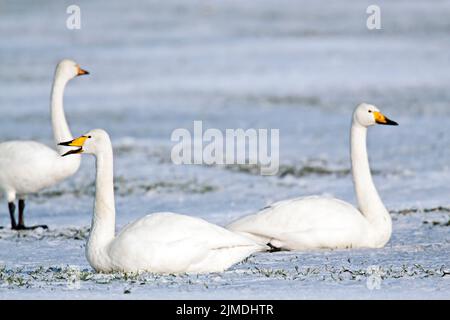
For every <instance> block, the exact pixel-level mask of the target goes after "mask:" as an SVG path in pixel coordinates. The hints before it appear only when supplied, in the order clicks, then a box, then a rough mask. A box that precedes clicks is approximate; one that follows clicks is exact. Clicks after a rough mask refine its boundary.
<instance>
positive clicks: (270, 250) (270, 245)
mask: <svg viewBox="0 0 450 320" xmlns="http://www.w3.org/2000/svg"><path fill="white" fill-rule="evenodd" d="M267 246H268V247H269V252H278V251H283V249H281V248H278V247H275V246H274V245H273V244H271V243H270V242H269V243H267Z"/></svg>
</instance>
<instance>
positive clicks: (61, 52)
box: [0, 0, 450, 299]
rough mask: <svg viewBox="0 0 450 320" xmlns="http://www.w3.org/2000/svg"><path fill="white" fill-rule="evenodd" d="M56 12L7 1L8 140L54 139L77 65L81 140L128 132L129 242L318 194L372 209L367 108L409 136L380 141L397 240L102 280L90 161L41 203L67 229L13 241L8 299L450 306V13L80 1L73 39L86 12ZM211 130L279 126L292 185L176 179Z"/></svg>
mask: <svg viewBox="0 0 450 320" xmlns="http://www.w3.org/2000/svg"><path fill="white" fill-rule="evenodd" d="M44 2H45V1H40V2H39V4H38V3H36V2H34V1H20V2H19V1H5V2H2V3H1V5H0V35H1V36H2V39H3V41H1V42H0V112H1V114H2V115H3V116H2V117H1V118H0V136H1V140H2V141H4V140H10V139H17V138H20V139H35V140H39V141H42V142H45V143H49V144H50V143H51V141H52V139H51V137H52V136H51V128H50V125H49V113H48V103H49V102H48V96H49V90H50V84H51V80H52V75H53V68H54V65H55V64H56V62H57V61H58V60H60V59H61V58H63V57H70V58H73V59H76V60H77V61H78V62H79V63H80V64H81V65H82V66H83V67H84V68H86V69H87V70H89V71H91V75H90V76H88V77H83V78H79V79H76V80H74V81H72V82H71V83H70V84H69V86H68V88H67V90H66V99H65V108H66V112H67V117H68V119H69V121H70V123H71V126H72V131H73V133H74V134H81V133H84V132H85V131H87V130H89V129H92V128H95V127H101V128H104V129H106V130H108V131H109V132H110V134H111V136H112V139H113V143H114V147H115V150H114V151H115V169H116V189H117V190H116V194H117V198H116V202H117V213H118V216H117V222H118V227H119V228H120V227H122V226H124V225H125V224H126V223H127V222H129V221H131V220H133V219H136V218H138V217H140V216H142V215H144V214H146V213H151V212H157V211H174V212H180V213H186V214H190V215H193V216H198V217H202V218H205V219H207V220H208V221H211V222H214V223H218V224H221V225H224V224H226V223H228V222H229V221H231V220H233V219H235V218H237V217H239V216H241V215H244V214H247V213H250V212H253V211H255V210H257V209H259V208H261V207H263V206H265V205H267V204H269V203H271V202H274V201H277V200H281V199H285V198H288V197H293V196H300V195H309V194H326V195H333V196H336V197H339V198H342V199H344V200H347V201H350V202H353V203H354V201H355V199H354V195H353V189H352V183H351V176H350V175H349V173H348V169H349V159H348V129H349V122H350V114H351V112H352V110H353V108H354V106H355V105H356V104H357V103H359V102H361V101H367V102H372V103H374V104H376V105H378V106H379V107H380V108H381V109H382V110H383V111H384V112H385V113H386V114H387V115H388V116H390V117H391V118H392V119H394V120H396V121H398V122H399V123H400V126H399V127H377V128H373V129H371V130H370V133H369V152H370V157H371V163H372V168H373V171H374V179H375V183H376V184H377V186H378V189H379V192H380V194H381V196H382V198H383V200H384V202H385V204H386V205H387V207H388V208H389V210H391V211H392V217H393V222H394V230H393V236H392V239H391V241H390V242H389V243H388V245H387V246H386V247H385V248H383V249H379V250H342V251H319V252H293V253H273V254H258V255H255V256H252V257H250V258H249V259H248V260H247V261H244V262H243V263H240V264H238V265H236V266H234V267H233V268H231V269H230V270H229V271H227V272H225V273H222V274H212V275H202V276H187V275H182V276H158V275H150V274H146V275H145V274H144V275H139V276H130V275H121V274H115V275H112V276H110V275H97V274H95V273H93V272H92V270H91V268H90V267H89V265H88V263H87V261H86V259H85V257H84V245H85V239H86V234H87V231H88V229H87V228H88V226H89V223H90V217H91V213H92V201H93V178H94V175H93V174H94V167H93V159H92V158H90V157H85V158H84V159H83V163H82V167H81V169H80V171H79V172H78V173H77V175H76V176H74V177H73V178H72V179H70V180H67V181H66V182H64V183H63V184H62V185H60V186H57V187H54V188H52V189H49V190H46V191H45V192H42V193H41V194H39V195H35V196H32V197H30V199H29V201H28V204H27V216H26V218H27V221H28V223H29V224H32V223H47V224H48V225H49V226H50V231H42V230H36V231H34V232H20V233H16V232H11V231H10V230H7V229H3V230H0V298H79V297H81V298H150V299H159V298H198V299H210V298H242V299H251V298H289V299H291V298H293V299H295V298H447V299H448V298H450V256H449V254H450V237H449V231H450V184H449V181H450V148H449V146H450V134H449V129H448V128H449V127H450V107H449V101H450V91H449V90H448V88H449V87H450V72H449V70H450V69H449V67H450V59H449V52H450V43H449V42H448V41H445V39H447V38H448V36H449V32H450V20H448V16H449V14H450V1H436V2H433V5H432V6H427V4H426V3H424V2H422V1H395V2H394V3H392V2H390V1H378V4H379V5H380V6H381V10H382V27H383V29H382V30H379V31H369V30H367V29H366V26H365V20H366V17H367V15H366V14H365V10H366V8H367V6H368V5H369V4H372V3H369V2H366V1H360V0H358V1H357V0H354V1H346V2H345V4H344V3H341V2H339V3H338V2H336V3H334V2H332V3H331V4H330V3H329V2H325V1H314V2H313V1H309V2H307V1H287V0H283V1H279V0H277V1H275V0H273V1H272V0H271V1H269V0H265V1H257V2H253V3H252V2H251V1H229V0H228V1H209V0H208V1H207V0H201V1H200V0H199V1H189V2H186V1H181V0H179V1H170V3H168V1H152V2H150V3H148V4H141V3H139V2H138V1H132V0H131V1H126V2H119V1H117V3H116V2H114V3H112V4H111V3H110V1H77V4H78V5H79V6H80V7H81V10H82V29H81V30H78V31H69V30H67V29H66V28H65V19H66V17H67V15H66V13H65V9H66V6H67V5H68V4H69V3H65V2H61V3H59V4H58V3H57V2H53V1H48V4H47V5H46V6H43V5H42V4H43V3H44ZM124 12H125V14H123V13H124ZM194 120H203V122H204V126H205V127H215V128H220V129H225V128H244V129H246V128H279V129H280V143H281V148H280V161H281V171H280V174H279V175H278V176H274V177H262V176H260V175H258V174H254V173H252V172H249V171H248V170H245V168H239V167H233V168H224V167H205V166H175V165H173V164H172V162H171V161H170V150H171V147H172V145H173V144H172V143H171V141H170V134H171V132H172V131H173V130H174V129H176V128H187V129H190V130H191V131H192V127H193V121H194ZM2 203H3V205H2V207H0V208H3V209H2V210H1V212H2V214H1V215H0V225H3V226H8V224H9V217H8V214H7V206H6V202H5V201H4V199H2ZM370 288H372V289H370ZM378 288H379V289H378Z"/></svg>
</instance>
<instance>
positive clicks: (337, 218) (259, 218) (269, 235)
mask: <svg viewBox="0 0 450 320" xmlns="http://www.w3.org/2000/svg"><path fill="white" fill-rule="evenodd" d="M355 217H356V219H355ZM359 218H361V219H359ZM355 221H356V222H359V221H360V222H361V223H364V220H363V219H362V215H361V214H360V213H359V212H358V211H357V210H356V209H355V208H354V207H353V206H352V205H350V204H348V203H346V202H344V201H341V200H338V199H333V198H322V197H316V196H314V197H304V198H295V199H290V200H284V201H280V202H277V203H274V204H273V205H270V206H268V207H266V208H263V209H262V210H261V211H259V212H258V213H256V214H253V215H248V216H245V217H243V218H241V219H239V220H237V221H234V222H232V223H231V224H229V225H228V226H227V227H226V228H227V229H229V230H232V231H234V232H239V233H241V234H243V235H246V236H248V237H250V238H252V239H254V240H255V241H258V240H259V241H261V242H266V243H268V242H270V243H272V244H274V243H277V244H280V245H281V246H282V244H283V243H284V242H286V241H290V239H291V238H292V237H293V235H295V234H300V235H301V234H311V232H314V231H317V230H335V228H336V227H340V228H344V229H345V228H347V229H349V230H354V229H355V228H354V227H353V224H354V223H355ZM286 235H290V236H289V237H288V238H289V239H288V238H286ZM276 246H278V245H276Z"/></svg>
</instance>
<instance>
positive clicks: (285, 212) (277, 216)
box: [227, 104, 396, 250]
mask: <svg viewBox="0 0 450 320" xmlns="http://www.w3.org/2000/svg"><path fill="white" fill-rule="evenodd" d="M366 112H367V113H376V114H380V115H381V113H379V111H378V109H377V108H376V107H374V106H371V105H367V104H361V105H359V106H358V107H357V109H356V110H355V113H354V116H353V121H352V127H351V137H350V139H351V160H352V173H353V181H354V186H355V192H356V197H357V200H358V204H359V210H358V209H356V208H355V207H354V206H352V205H351V204H349V203H346V202H344V201H341V200H338V199H332V198H322V197H306V198H297V199H291V200H286V201H281V202H278V203H275V204H273V205H271V206H269V207H267V208H264V209H263V210H261V211H260V212H258V213H256V214H254V215H250V216H246V217H244V218H242V219H240V220H237V221H235V222H233V223H231V224H230V225H229V226H227V229H229V230H232V231H234V232H239V233H241V234H243V235H246V236H248V237H249V238H251V239H253V240H255V241H258V242H261V243H270V244H271V245H272V246H274V247H276V248H280V249H284V250H308V249H319V248H331V249H337V248H360V247H368V248H380V247H383V246H384V245H385V244H386V243H387V242H388V241H389V238H390V236H391V232H392V221H391V217H390V215H389V213H388V211H387V210H386V208H385V207H384V205H383V203H382V201H381V199H380V197H379V195H378V192H377V190H376V188H375V185H374V183H373V181H372V176H371V173H370V168H369V160H368V157H367V149H366V134H367V127H368V126H369V125H372V124H375V121H374V122H373V123H372V122H371V121H370V119H366V116H365V114H366ZM381 116H382V115H381ZM381 116H378V117H379V118H380V119H381ZM372 117H374V116H372ZM383 119H385V120H386V122H377V123H380V124H396V123H394V122H392V121H390V120H388V119H387V118H385V117H384V116H383ZM380 121H381V120H380Z"/></svg>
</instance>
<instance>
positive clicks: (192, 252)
mask: <svg viewBox="0 0 450 320" xmlns="http://www.w3.org/2000/svg"><path fill="white" fill-rule="evenodd" d="M88 137H89V138H88ZM79 139H82V140H86V141H82V142H81V143H79V144H77V143H76V142H75V141H77V139H75V140H73V141H72V142H70V143H66V144H65V145H70V146H78V147H80V149H78V151H79V152H85V153H92V154H94V155H95V156H96V167H97V174H96V189H95V203H94V215H93V219H92V225H91V232H90V235H89V240H88V243H87V246H86V257H87V260H88V261H89V263H90V265H91V266H92V267H93V268H94V269H95V270H97V271H101V272H112V271H123V272H139V271H148V272H155V273H184V272H188V273H206V272H220V271H223V270H225V269H227V268H229V267H230V266H232V265H233V264H235V263H237V262H239V261H241V260H243V259H244V258H246V257H247V256H249V255H250V254H252V253H254V252H257V251H264V250H267V246H265V245H261V244H257V243H256V242H254V241H252V240H250V239H248V238H246V237H244V236H242V235H239V234H235V233H233V232H231V231H228V230H226V229H224V228H221V227H219V226H216V225H213V224H211V223H208V222H206V221H204V220H202V219H198V218H194V217H189V216H185V215H180V214H175V213H169V212H162V213H154V214H151V215H147V216H145V217H143V218H141V219H139V220H137V221H135V222H133V223H131V224H129V225H128V226H126V227H125V228H124V229H123V230H122V231H121V232H120V233H119V234H118V235H117V236H115V205H114V186H113V152H112V147H111V142H110V140H109V137H108V134H107V133H106V132H105V131H103V130H99V129H96V130H92V131H91V132H90V133H88V134H86V135H85V136H84V138H83V137H81V138H79Z"/></svg>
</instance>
